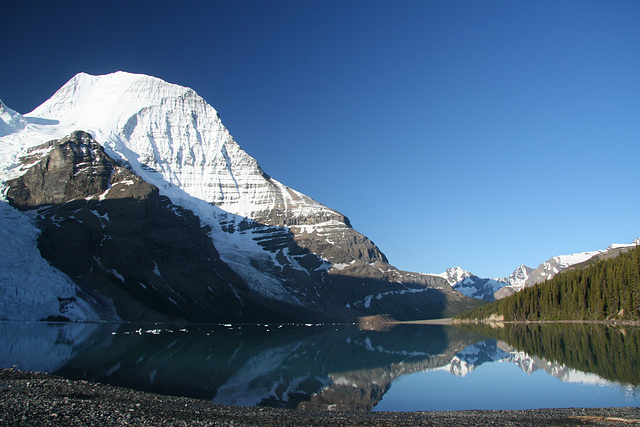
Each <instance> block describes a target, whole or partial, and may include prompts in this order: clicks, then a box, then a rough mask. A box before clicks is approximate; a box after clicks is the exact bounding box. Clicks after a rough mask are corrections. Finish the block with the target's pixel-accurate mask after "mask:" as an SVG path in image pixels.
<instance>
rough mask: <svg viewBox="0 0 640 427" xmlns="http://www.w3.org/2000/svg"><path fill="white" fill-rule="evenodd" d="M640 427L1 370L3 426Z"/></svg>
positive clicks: (615, 412)
mask: <svg viewBox="0 0 640 427" xmlns="http://www.w3.org/2000/svg"><path fill="white" fill-rule="evenodd" d="M632 424H640V409H639V408H589V409H540V410H526V411H448V412H377V413H376V412H374V413H371V412H306V411H292V410H280V409H272V408H244V407H231V406H220V405H214V404H211V403H209V402H206V401H202V400H196V399H188V398H181V397H170V396H162V395H157V394H152V393H145V392H139V391H134V390H129V389H125V388H120V387H112V386H108V385H102V384H94V383H90V382H87V381H72V380H67V379H63V378H59V377H55V376H50V375H46V374H40V373H33V372H24V371H18V370H13V369H0V425H1V426H13V425H17V426H69V425H81V426H123V425H130V426H305V425H306V426H329V425H331V426H489V425H491V426H579V425H583V426H584V425H587V426H591V425H601V426H602V425H604V426H612V425H632Z"/></svg>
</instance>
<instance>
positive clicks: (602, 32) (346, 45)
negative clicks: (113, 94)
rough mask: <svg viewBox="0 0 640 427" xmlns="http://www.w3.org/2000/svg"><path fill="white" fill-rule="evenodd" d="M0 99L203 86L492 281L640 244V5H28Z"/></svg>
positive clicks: (375, 218)
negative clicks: (157, 84)
mask: <svg viewBox="0 0 640 427" xmlns="http://www.w3.org/2000/svg"><path fill="white" fill-rule="evenodd" d="M0 40H2V41H3V46H2V50H1V51H0V99H2V101H3V102H4V103H5V104H6V105H7V106H9V107H10V108H12V109H14V110H16V111H18V112H20V113H23V114H24V113H27V112H29V111H31V110H33V109H34V108H35V107H37V106H38V105H39V104H41V103H42V102H44V101H45V100H46V99H47V98H49V97H50V96H51V95H52V94H53V93H54V92H55V91H56V90H57V89H58V88H59V87H61V86H62V85H63V84H64V83H66V82H67V81H68V80H69V79H70V78H71V77H73V76H74V75H75V74H76V73H78V72H87V73H89V74H107V73H111V72H114V71H118V70H122V71H128V72H133V73H144V74H149V75H153V76H156V77H159V78H162V79H164V80H166V81H169V82H171V83H176V84H180V85H182V86H188V87H191V88H193V89H194V90H195V91H196V92H197V93H198V94H199V95H201V96H202V97H203V98H204V99H206V100H207V101H208V102H209V103H210V104H211V105H212V106H213V107H214V108H216V110H217V111H218V112H219V113H220V116H221V118H222V121H223V123H224V124H225V126H226V127H227V128H228V129H229V131H230V132H231V134H232V135H233V137H234V139H235V140H236V141H237V142H238V143H239V144H240V146H241V147H242V148H243V149H244V150H245V151H246V152H247V153H249V154H250V155H251V156H253V157H254V158H255V159H256V160H257V161H258V163H259V164H260V165H261V167H262V169H263V170H264V171H265V172H267V173H268V174H269V175H271V176H272V177H274V178H275V179H277V180H279V181H280V182H283V183H284V184H286V185H288V186H290V187H292V188H294V189H296V190H298V191H301V192H303V193H304V194H306V195H308V196H310V197H312V198H314V199H315V200H317V201H319V202H321V203H323V204H325V205H327V206H329V207H331V208H333V209H335V210H338V211H340V212H341V213H343V214H345V215H347V216H348V217H349V219H350V220H351V223H352V225H353V226H354V228H355V229H356V230H358V231H360V232H361V233H363V234H364V235H366V236H368V237H369V238H370V239H372V240H373V241H374V242H375V243H376V244H377V245H378V246H379V247H380V249H381V250H382V251H383V252H384V253H385V254H386V255H387V257H388V259H389V261H390V263H391V264H393V265H395V266H396V267H398V268H400V269H404V270H409V271H417V272H425V273H440V272H443V271H444V270H445V269H446V268H449V267H454V266H461V267H462V268H464V269H466V270H469V271H471V272H473V273H474V274H476V275H479V276H481V277H503V276H507V275H509V274H510V273H511V272H512V271H513V270H514V269H515V268H516V267H518V266H519V265H520V264H525V265H528V266H530V267H536V266H537V265H538V264H540V263H541V262H543V261H545V260H547V259H548V258H550V257H552V256H554V255H562V254H571V253H574V252H581V251H587V250H595V249H604V248H605V247H606V246H607V245H609V244H610V243H630V242H631V241H632V240H634V239H635V238H637V237H640V215H638V212H640V197H639V194H638V193H639V188H640V186H639V184H640V179H639V178H640V177H639V170H638V160H639V159H640V1H636V0H540V1H535V2H528V1H513V0H486V1H477V0H469V1H466V0H450V1H449V0H448V1H436V0H422V1H418V0H413V1H408V0H407V1H397V2H390V1H378V0H367V1H356V0H354V1H350V0H346V1H334V0H323V1H319V0H308V1H298V0H295V1H294V0H291V1H280V0H270V1H262V0H252V1H249V0H238V1H230V0H229V1H214V0H212V1H202V2H195V1H184V2H177V1H163V0H154V1H135V0H129V1H116V0H110V1H100V0H96V1H85V0H83V1H72V0H61V1H56V2H52V1H24V2H20V1H13V2H6V4H4V5H3V6H2V14H0Z"/></svg>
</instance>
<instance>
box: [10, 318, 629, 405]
mask: <svg viewBox="0 0 640 427" xmlns="http://www.w3.org/2000/svg"><path fill="white" fill-rule="evenodd" d="M601 335H602V334H601ZM605 335H606V336H610V335H611V336H613V337H614V338H615V337H616V336H618V335H616V334H615V333H613V334H611V333H607V334H605ZM621 336H629V331H624V334H623V335H621ZM630 336H631V337H635V335H633V334H632V335H630ZM600 339H602V338H600ZM605 344H606V343H605ZM569 350H570V351H569V353H571V351H573V350H572V349H569ZM580 357H582V355H581V356H580ZM584 357H586V358H589V357H590V356H589V355H584ZM624 357H625V356H624V355H620V357H617V358H615V360H617V361H618V362H617V363H619V364H621V365H624V366H621V369H611V367H607V366H604V367H603V366H601V365H594V370H598V371H599V372H605V373H607V374H606V375H607V376H608V378H603V377H601V376H600V375H599V374H596V373H593V372H584V371H582V370H580V369H576V368H575V367H572V366H567V365H565V364H564V363H563V362H562V361H558V360H553V359H545V358H544V356H543V355H536V356H531V355H529V354H527V353H526V352H525V351H523V350H522V349H518V348H516V347H512V346H510V345H509V344H507V343H505V342H502V341H500V340H496V339H494V338H491V337H487V336H484V335H481V334H478V333H475V332H469V331H465V330H461V329H458V328H456V327H453V326H434V325H397V326H394V327H392V328H390V329H388V330H383V331H366V330H360V329H358V328H357V327H356V326H355V325H315V324H308V325H198V326H194V325H132V324H68V323H67V324H57V323H19V322H0V366H1V367H5V368H6V367H16V368H20V369H25V370H33V371H42V372H49V373H54V374H57V375H61V376H64V377H69V378H76V379H87V380H90V381H97V382H103V383H109V384H115V385H120V386H125V387H131V388H135V389H139V390H147V391H152V392H156V393H164V394H172V395H182V396H190V397H196V398H201V399H207V400H210V401H212V402H214V403H221V404H228V405H242V406H275V407H283V408H298V409H340V410H373V411H429V410H459V409H527V408H562V407H592V406H597V407H602V406H640V388H639V387H638V383H637V382H638V381H637V378H638V377H639V376H640V375H639V373H638V371H637V370H638V369H640V367H638V366H636V362H635V359H633V358H634V357H636V356H635V355H629V357H630V358H632V359H630V360H626V359H624ZM600 359H601V358H600ZM612 359H613V358H612ZM599 363H600V362H599ZM618 371H620V372H623V374H617V372H618ZM608 372H614V374H611V375H610V374H608Z"/></svg>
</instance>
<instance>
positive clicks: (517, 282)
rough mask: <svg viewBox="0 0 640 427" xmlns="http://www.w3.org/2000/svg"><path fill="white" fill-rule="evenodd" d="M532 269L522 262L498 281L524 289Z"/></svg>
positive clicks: (517, 288) (516, 288)
mask: <svg viewBox="0 0 640 427" xmlns="http://www.w3.org/2000/svg"><path fill="white" fill-rule="evenodd" d="M532 271H533V269H532V268H530V267H527V266H526V265H524V264H520V266H518V268H516V269H515V270H514V271H513V273H511V274H510V275H509V276H508V277H505V278H502V279H500V281H502V282H505V283H507V284H508V285H509V286H512V287H513V288H514V289H515V290H518V291H519V290H521V289H524V287H525V283H526V282H527V279H528V278H529V275H531V272H532Z"/></svg>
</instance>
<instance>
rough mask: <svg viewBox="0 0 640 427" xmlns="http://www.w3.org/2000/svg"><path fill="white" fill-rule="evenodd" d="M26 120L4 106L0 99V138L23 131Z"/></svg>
mask: <svg viewBox="0 0 640 427" xmlns="http://www.w3.org/2000/svg"><path fill="white" fill-rule="evenodd" d="M25 126H27V120H26V119H25V118H24V117H23V116H22V114H20V113H18V112H17V111H14V110H12V109H11V108H9V107H7V106H6V105H4V103H3V102H2V100H1V99H0V137H2V136H5V135H9V134H10V133H13V132H16V131H18V130H21V129H24V128H25Z"/></svg>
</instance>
